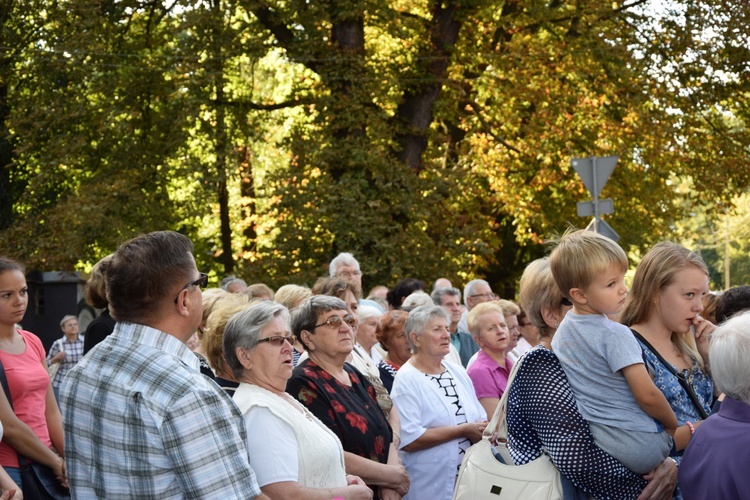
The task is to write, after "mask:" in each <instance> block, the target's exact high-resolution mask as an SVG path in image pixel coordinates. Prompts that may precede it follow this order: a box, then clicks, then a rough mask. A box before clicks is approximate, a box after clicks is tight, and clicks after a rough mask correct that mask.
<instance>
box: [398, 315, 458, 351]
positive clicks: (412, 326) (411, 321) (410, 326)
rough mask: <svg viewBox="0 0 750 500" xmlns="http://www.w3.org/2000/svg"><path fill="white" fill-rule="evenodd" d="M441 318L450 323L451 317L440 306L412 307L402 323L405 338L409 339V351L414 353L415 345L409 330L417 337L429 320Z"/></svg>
mask: <svg viewBox="0 0 750 500" xmlns="http://www.w3.org/2000/svg"><path fill="white" fill-rule="evenodd" d="M436 318H442V319H444V320H445V322H446V324H450V322H451V317H450V315H449V314H448V312H447V311H446V310H445V309H443V308H442V307H440V306H420V307H417V308H416V309H412V311H411V312H410V313H409V317H408V318H407V319H406V325H404V331H405V332H406V339H407V340H408V341H409V347H410V348H411V352H412V353H414V352H415V350H416V347H415V345H414V341H413V340H412V338H411V332H414V333H416V334H417V337H419V336H420V335H422V333H424V329H425V328H427V325H428V324H429V323H430V321H432V320H434V319H436Z"/></svg>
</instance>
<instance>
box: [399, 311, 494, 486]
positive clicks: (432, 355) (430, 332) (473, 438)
mask: <svg viewBox="0 0 750 500" xmlns="http://www.w3.org/2000/svg"><path fill="white" fill-rule="evenodd" d="M449 324H450V317H449V316H448V313H447V312H446V311H445V309H443V308H442V307H441V306H422V307H417V308H416V309H414V310H413V311H411V312H410V313H409V317H408V319H407V320H406V325H405V330H406V336H407V339H408V341H409V345H410V346H411V350H412V357H411V358H409V361H407V362H406V363H404V365H403V366H402V367H401V369H400V370H399V371H398V373H396V378H395V380H394V382H393V389H392V391H391V397H392V398H393V402H394V407H395V408H396V409H397V410H398V414H399V417H400V419H401V452H400V456H401V459H402V460H403V462H404V465H405V466H406V470H407V472H409V476H410V477H411V481H412V489H411V491H412V492H413V493H410V494H408V495H406V496H405V497H404V498H405V499H431V500H437V499H441V500H442V499H449V498H451V496H452V494H453V487H454V485H455V479H456V475H457V474H458V468H459V467H460V465H461V460H462V459H463V456H464V453H465V452H466V450H468V449H469V446H471V445H472V444H473V443H476V442H477V441H479V440H480V439H481V438H482V431H484V428H485V427H486V425H487V422H486V418H487V417H486V414H485V411H484V408H482V405H480V404H479V401H477V398H476V396H475V395H474V386H473V384H472V382H471V379H470V378H469V376H468V375H467V374H466V370H464V369H463V367H462V366H461V365H457V364H454V363H450V362H448V361H445V360H444V358H445V355H446V354H448V352H449V350H450V342H451V340H450V332H449V331H448V326H449Z"/></svg>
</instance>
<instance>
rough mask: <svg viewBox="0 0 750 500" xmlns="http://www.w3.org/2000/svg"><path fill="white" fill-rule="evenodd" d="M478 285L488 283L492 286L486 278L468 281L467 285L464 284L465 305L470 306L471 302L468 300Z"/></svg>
mask: <svg viewBox="0 0 750 500" xmlns="http://www.w3.org/2000/svg"><path fill="white" fill-rule="evenodd" d="M477 285H487V286H490V284H489V283H488V282H487V281H485V280H471V281H469V282H468V283H466V286H464V305H465V306H468V305H469V304H468V303H467V302H466V300H467V299H468V297H469V296H470V295H472V294H473V293H474V289H475V288H476V287H477Z"/></svg>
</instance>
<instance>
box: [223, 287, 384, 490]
mask: <svg viewBox="0 0 750 500" xmlns="http://www.w3.org/2000/svg"><path fill="white" fill-rule="evenodd" d="M288 325H289V312H288V311H287V309H286V308H285V307H284V306H282V305H280V304H276V303H274V302H260V303H257V304H254V305H251V306H249V307H248V308H246V309H244V310H242V311H240V312H238V313H237V314H235V315H234V316H232V317H231V318H230V319H229V321H228V322H227V325H226V327H225V328H224V336H223V347H224V356H225V358H226V363H227V367H228V368H229V369H230V370H231V371H232V374H233V376H234V378H236V379H237V380H238V381H240V385H239V387H238V388H237V390H236V391H235V393H234V401H235V403H237V406H238V407H239V408H240V411H242V414H243V415H244V417H245V424H246V426H247V429H248V433H247V451H248V455H249V456H250V465H251V466H252V468H253V470H254V471H255V475H256V477H257V480H258V484H259V486H260V487H261V490H262V491H263V493H265V494H267V495H268V496H269V497H271V498H309V499H321V500H323V499H326V500H327V499H330V498H336V497H341V498H345V499H369V498H372V494H371V492H370V490H369V488H367V486H366V485H365V484H364V481H362V480H361V479H360V478H358V477H356V476H347V475H346V472H345V469H344V452H343V450H342V448H341V443H340V442H339V440H338V439H337V438H336V436H335V435H334V434H333V433H332V432H331V431H330V430H329V429H328V428H327V427H326V426H325V425H323V423H322V422H320V420H318V419H317V418H315V416H314V415H313V414H312V413H310V412H309V411H308V410H307V409H306V408H305V407H304V406H302V405H301V404H299V403H298V402H297V401H296V400H295V399H294V398H292V397H291V396H289V395H288V394H287V393H286V392H285V389H286V384H287V381H288V380H289V377H291V375H292V344H291V341H292V339H293V337H292V336H291V334H290V333H289V326H288Z"/></svg>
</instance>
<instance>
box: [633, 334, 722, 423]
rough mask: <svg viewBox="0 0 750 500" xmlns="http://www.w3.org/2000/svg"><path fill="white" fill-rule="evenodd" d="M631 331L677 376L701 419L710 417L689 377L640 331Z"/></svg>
mask: <svg viewBox="0 0 750 500" xmlns="http://www.w3.org/2000/svg"><path fill="white" fill-rule="evenodd" d="M630 331H631V332H633V335H635V338H637V339H638V340H640V341H641V343H642V344H643V345H644V346H646V349H648V350H649V351H651V354H653V355H654V356H656V359H658V360H659V362H660V363H661V364H662V365H664V368H666V369H667V370H668V371H669V373H671V374H672V375H674V376H675V377H677V381H678V382H679V383H680V385H681V386H682V388H683V389H684V390H685V392H686V393H687V395H688V397H689V398H690V400H691V401H692V402H693V406H695V409H696V410H698V414H699V415H700V417H701V419H702V420H705V419H707V418H708V414H707V413H706V410H704V409H703V405H702V404H701V402H700V400H699V399H698V396H697V395H696V394H695V390H693V386H692V385H690V383H689V382H688V381H687V379H686V378H685V376H684V375H683V374H682V373H680V372H678V371H677V370H676V369H675V367H674V366H672V363H669V362H668V361H667V360H666V359H664V358H663V357H662V355H661V354H659V351H657V350H656V349H654V346H652V345H651V344H650V343H649V341H648V340H646V339H645V338H643V335H641V334H640V333H638V332H636V331H635V330H633V329H632V328H631V329H630Z"/></svg>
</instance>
